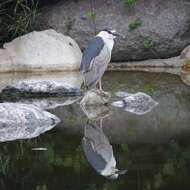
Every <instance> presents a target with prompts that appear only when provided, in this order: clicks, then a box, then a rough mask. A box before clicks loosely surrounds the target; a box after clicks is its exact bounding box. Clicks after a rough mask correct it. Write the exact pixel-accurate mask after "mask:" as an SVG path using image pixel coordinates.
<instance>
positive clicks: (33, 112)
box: [0, 103, 60, 142]
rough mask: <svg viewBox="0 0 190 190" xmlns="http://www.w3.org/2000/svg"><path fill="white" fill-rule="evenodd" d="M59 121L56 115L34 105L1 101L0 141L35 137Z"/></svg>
mask: <svg viewBox="0 0 190 190" xmlns="http://www.w3.org/2000/svg"><path fill="white" fill-rule="evenodd" d="M59 122H60V120H59V118H58V117H56V116H55V115H53V114H51V113H49V112H47V111H43V110H41V109H39V108H38V107H36V106H34V105H27V104H21V103H1V104H0V142H5V141H12V140H16V139H30V138H34V137H37V136H39V135H40V134H42V133H44V132H45V131H48V130H50V129H52V128H53V127H54V126H55V125H56V124H58V123H59Z"/></svg>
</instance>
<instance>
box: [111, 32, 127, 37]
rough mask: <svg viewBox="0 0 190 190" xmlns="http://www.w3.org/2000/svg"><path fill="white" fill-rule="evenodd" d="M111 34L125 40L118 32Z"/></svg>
mask: <svg viewBox="0 0 190 190" xmlns="http://www.w3.org/2000/svg"><path fill="white" fill-rule="evenodd" d="M112 34H113V35H114V36H116V37H121V38H125V36H124V35H123V34H121V33H119V32H113V33H112Z"/></svg>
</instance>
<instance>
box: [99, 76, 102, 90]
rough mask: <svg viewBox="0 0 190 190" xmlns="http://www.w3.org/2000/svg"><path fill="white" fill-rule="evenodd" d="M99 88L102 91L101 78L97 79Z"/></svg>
mask: <svg viewBox="0 0 190 190" xmlns="http://www.w3.org/2000/svg"><path fill="white" fill-rule="evenodd" d="M99 90H100V91H102V92H103V89H102V80H101V79H100V80H99Z"/></svg>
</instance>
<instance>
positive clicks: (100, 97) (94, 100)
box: [80, 89, 111, 106]
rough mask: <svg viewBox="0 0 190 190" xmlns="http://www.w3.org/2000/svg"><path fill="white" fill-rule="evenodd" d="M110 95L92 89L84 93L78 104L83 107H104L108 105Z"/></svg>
mask: <svg viewBox="0 0 190 190" xmlns="http://www.w3.org/2000/svg"><path fill="white" fill-rule="evenodd" d="M110 98H111V95H110V94H109V93H107V92H102V91H99V90H98V89H92V90H89V91H87V92H86V93H85V95H84V97H83V98H82V100H81V102H80V104H81V105H82V106H85V105H106V104H108V103H109V100H110Z"/></svg>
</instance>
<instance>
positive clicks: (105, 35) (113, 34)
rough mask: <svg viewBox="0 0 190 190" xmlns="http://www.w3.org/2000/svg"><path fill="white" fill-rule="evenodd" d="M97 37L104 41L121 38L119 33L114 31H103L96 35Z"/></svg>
mask: <svg viewBox="0 0 190 190" xmlns="http://www.w3.org/2000/svg"><path fill="white" fill-rule="evenodd" d="M98 36H100V37H102V38H104V39H110V40H113V39H115V38H116V37H123V36H122V35H121V34H120V33H118V32H116V30H110V29H104V30H102V31H100V32H99V33H98Z"/></svg>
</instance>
